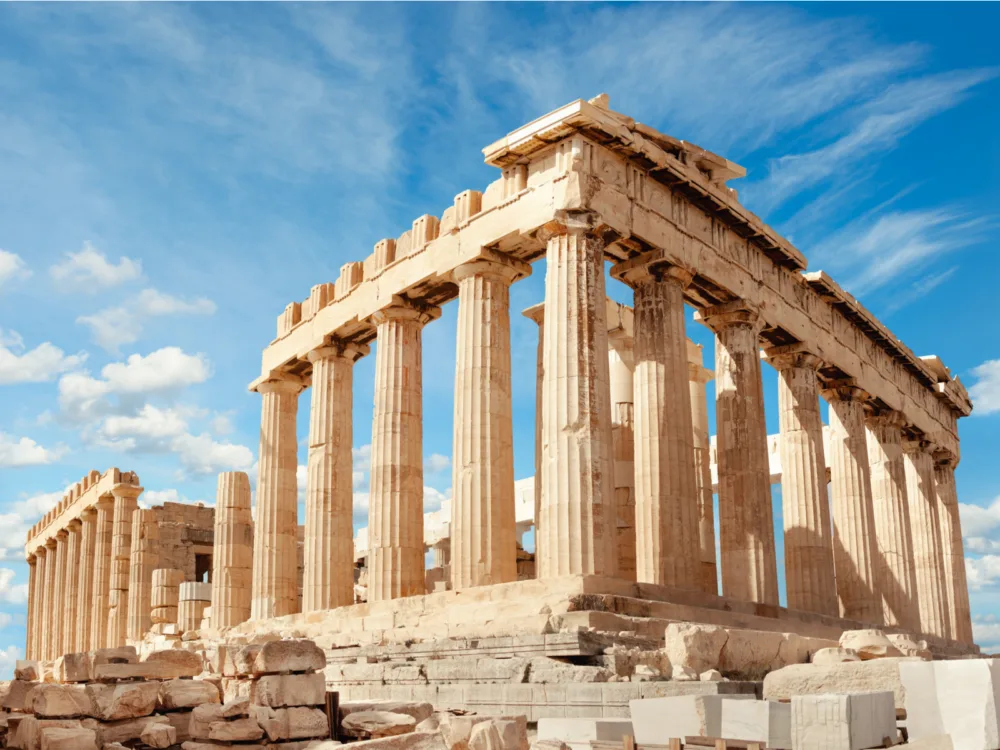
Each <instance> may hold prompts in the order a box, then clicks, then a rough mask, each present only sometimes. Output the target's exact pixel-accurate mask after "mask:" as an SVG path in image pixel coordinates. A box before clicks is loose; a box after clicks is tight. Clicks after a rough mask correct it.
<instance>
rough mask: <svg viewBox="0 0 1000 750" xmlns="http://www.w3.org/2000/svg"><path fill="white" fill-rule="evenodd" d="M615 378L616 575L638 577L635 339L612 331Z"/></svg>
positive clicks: (611, 358) (610, 357)
mask: <svg viewBox="0 0 1000 750" xmlns="http://www.w3.org/2000/svg"><path fill="white" fill-rule="evenodd" d="M608 338H609V340H610V342H609V347H608V373H609V378H610V380H611V451H612V456H611V457H612V459H613V461H614V479H615V481H614V485H615V566H616V571H617V572H616V575H617V577H618V578H621V579H623V580H626V581H634V580H636V569H635V545H636V536H635V534H636V527H635V395H634V394H635V371H634V370H635V353H634V340H633V338H632V337H629V336H626V335H625V334H624V333H623V332H621V331H618V330H616V331H614V332H609V334H608Z"/></svg>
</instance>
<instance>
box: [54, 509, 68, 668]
mask: <svg viewBox="0 0 1000 750" xmlns="http://www.w3.org/2000/svg"><path fill="white" fill-rule="evenodd" d="M68 538H69V532H68V531H66V529H60V530H59V531H58V532H57V533H56V566H55V570H56V572H55V576H54V578H53V590H52V615H51V620H50V622H51V623H52V641H51V651H52V656H51V657H49V658H51V659H57V658H58V657H60V656H62V655H63V654H64V653H66V649H65V646H64V640H65V638H66V635H67V633H66V632H65V630H64V628H63V613H64V607H63V602H65V601H66V557H67V554H66V546H67V539H68Z"/></svg>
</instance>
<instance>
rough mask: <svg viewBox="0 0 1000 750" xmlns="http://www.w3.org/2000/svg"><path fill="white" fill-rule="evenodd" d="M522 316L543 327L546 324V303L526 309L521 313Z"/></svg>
mask: <svg viewBox="0 0 1000 750" xmlns="http://www.w3.org/2000/svg"><path fill="white" fill-rule="evenodd" d="M521 315H523V316H524V317H526V318H527V319H528V320H533V321H535V323H537V324H538V325H542V324H543V323H544V322H545V303H544V302H539V303H538V304H537V305H532V306H531V307H526V308H524V309H523V310H522V311H521Z"/></svg>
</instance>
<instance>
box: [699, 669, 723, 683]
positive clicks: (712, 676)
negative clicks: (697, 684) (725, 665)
mask: <svg viewBox="0 0 1000 750" xmlns="http://www.w3.org/2000/svg"><path fill="white" fill-rule="evenodd" d="M698 679H699V680H701V681H702V682H722V680H723V677H722V672H720V671H719V670H718V669H708V670H706V671H704V672H702V673H701V674H700V675H698Z"/></svg>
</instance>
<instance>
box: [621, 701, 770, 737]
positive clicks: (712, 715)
mask: <svg viewBox="0 0 1000 750" xmlns="http://www.w3.org/2000/svg"><path fill="white" fill-rule="evenodd" d="M753 697H754V696H752V695H747V696H742V695H727V696H725V697H723V696H721V695H682V696H674V697H670V698H639V699H636V700H631V701H629V712H630V715H631V717H632V729H633V730H634V733H635V741H636V743H638V744H639V745H644V744H649V745H662V744H665V743H664V742H663V739H664V738H667V739H669V738H671V737H721V736H722V735H721V734H720V729H721V726H722V724H721V721H722V701H723V700H747V699H750V700H752V699H753Z"/></svg>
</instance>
